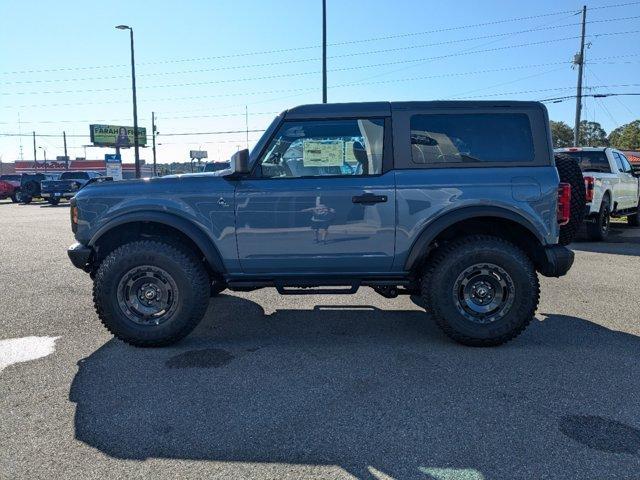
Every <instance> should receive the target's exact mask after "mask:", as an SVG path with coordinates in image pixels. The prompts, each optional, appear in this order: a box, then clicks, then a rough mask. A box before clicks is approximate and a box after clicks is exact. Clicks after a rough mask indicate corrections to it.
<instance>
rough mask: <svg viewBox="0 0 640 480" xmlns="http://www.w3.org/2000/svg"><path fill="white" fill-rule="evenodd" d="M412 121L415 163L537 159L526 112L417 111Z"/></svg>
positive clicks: (501, 161) (462, 162) (412, 145)
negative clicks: (419, 113) (424, 113)
mask: <svg viewBox="0 0 640 480" xmlns="http://www.w3.org/2000/svg"><path fill="white" fill-rule="evenodd" d="M410 125H411V127H410V128H411V157H412V161H413V163H427V164H449V163H453V164H456V163H458V164H473V163H480V162H500V163H516V162H525V163H526V162H532V163H533V161H534V157H535V155H534V148H533V136H532V133H531V124H530V122H529V117H528V116H527V115H525V114H524V113H493V114H483V113H472V114H467V113H464V114H463V113H461V114H429V115H413V116H412V117H411V123H410Z"/></svg>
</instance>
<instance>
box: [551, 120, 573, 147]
mask: <svg viewBox="0 0 640 480" xmlns="http://www.w3.org/2000/svg"><path fill="white" fill-rule="evenodd" d="M549 123H550V124H551V137H552V138H553V147H554V148H564V147H571V146H572V145H573V130H572V129H571V127H570V126H569V125H567V124H566V123H564V122H554V121H553V120H551V121H550V122H549Z"/></svg>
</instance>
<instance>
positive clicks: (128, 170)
mask: <svg viewBox="0 0 640 480" xmlns="http://www.w3.org/2000/svg"><path fill="white" fill-rule="evenodd" d="M140 163H141V165H140V173H141V175H142V176H143V177H151V176H153V166H152V165H147V164H146V163H145V161H144V160H141V161H140ZM3 165H4V166H7V165H12V167H13V168H14V170H15V173H35V172H41V173H43V172H45V171H47V172H48V173H53V172H64V171H65V170H69V171H75V172H77V171H85V170H89V171H92V172H100V173H106V166H105V162H104V160H84V159H76V160H69V164H68V167H67V162H65V161H60V160H47V163H46V166H45V162H44V161H40V160H38V161H37V162H34V161H33V160H16V161H15V162H14V163H13V164H6V163H5V164H3ZM135 172H136V166H135V164H134V163H123V164H122V176H123V177H124V178H135ZM7 173H9V172H7Z"/></svg>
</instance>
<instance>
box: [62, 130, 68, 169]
mask: <svg viewBox="0 0 640 480" xmlns="http://www.w3.org/2000/svg"><path fill="white" fill-rule="evenodd" d="M62 140H63V141H64V169H65V170H69V157H68V156H67V132H65V131H64V130H63V131H62Z"/></svg>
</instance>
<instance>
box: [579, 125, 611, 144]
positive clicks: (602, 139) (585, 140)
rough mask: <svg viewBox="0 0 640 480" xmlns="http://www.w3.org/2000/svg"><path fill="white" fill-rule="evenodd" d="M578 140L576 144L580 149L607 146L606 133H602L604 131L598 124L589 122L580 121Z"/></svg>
mask: <svg viewBox="0 0 640 480" xmlns="http://www.w3.org/2000/svg"><path fill="white" fill-rule="evenodd" d="M578 139H579V141H578V143H579V144H580V146H582V147H607V146H609V140H608V139H607V132H605V131H604V129H603V128H602V126H601V125H600V124H599V123H598V122H589V121H587V120H582V121H581V122H580V131H579V135H578Z"/></svg>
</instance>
